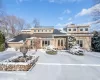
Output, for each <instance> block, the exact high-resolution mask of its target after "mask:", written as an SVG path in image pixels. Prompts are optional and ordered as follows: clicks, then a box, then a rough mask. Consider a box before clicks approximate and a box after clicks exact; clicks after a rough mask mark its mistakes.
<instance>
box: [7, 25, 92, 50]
mask: <svg viewBox="0 0 100 80" xmlns="http://www.w3.org/2000/svg"><path fill="white" fill-rule="evenodd" d="M89 28H90V26H89V25H75V24H70V25H68V26H66V31H63V30H59V29H54V28H52V27H47V28H44V27H41V28H32V29H30V30H22V31H21V34H19V35H17V36H15V37H14V38H13V39H11V40H9V41H8V45H9V47H13V48H20V47H21V46H22V45H23V44H24V43H26V44H27V45H28V46H31V48H32V49H34V48H35V46H34V40H36V39H38V40H39V43H38V45H39V48H40V49H41V48H45V47H47V46H49V45H53V46H54V48H55V49H65V48H66V49H68V48H69V37H71V36H72V37H74V38H75V39H76V43H77V44H79V45H80V46H81V47H83V48H85V49H87V50H90V49H91V37H92V34H91V33H89Z"/></svg>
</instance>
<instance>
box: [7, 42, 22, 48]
mask: <svg viewBox="0 0 100 80" xmlns="http://www.w3.org/2000/svg"><path fill="white" fill-rule="evenodd" d="M22 45H23V43H18V42H8V46H9V47H11V48H15V49H16V48H17V49H19V48H20V47H21V46H22Z"/></svg>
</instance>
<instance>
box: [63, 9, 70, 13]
mask: <svg viewBox="0 0 100 80" xmlns="http://www.w3.org/2000/svg"><path fill="white" fill-rule="evenodd" d="M69 13H71V11H70V10H69V9H67V10H64V11H63V14H69Z"/></svg>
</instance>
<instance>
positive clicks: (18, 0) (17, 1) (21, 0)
mask: <svg viewBox="0 0 100 80" xmlns="http://www.w3.org/2000/svg"><path fill="white" fill-rule="evenodd" d="M25 1H30V0H16V3H17V4H20V3H22V2H25Z"/></svg>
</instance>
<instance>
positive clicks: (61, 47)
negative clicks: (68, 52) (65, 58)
mask: <svg viewBox="0 0 100 80" xmlns="http://www.w3.org/2000/svg"><path fill="white" fill-rule="evenodd" d="M58 40H60V42H61V40H63V46H61V45H60V46H58ZM65 42H66V38H54V42H53V45H54V47H55V48H57V49H64V48H65Z"/></svg>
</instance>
